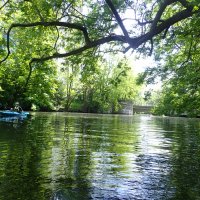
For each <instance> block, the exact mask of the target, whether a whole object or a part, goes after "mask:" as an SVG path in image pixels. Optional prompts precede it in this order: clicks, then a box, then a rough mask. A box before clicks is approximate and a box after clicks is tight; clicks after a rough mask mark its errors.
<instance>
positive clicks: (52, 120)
mask: <svg viewBox="0 0 200 200" xmlns="http://www.w3.org/2000/svg"><path fill="white" fill-rule="evenodd" d="M0 199H1V200H5V199H6V200H16V199H20V200H36V199H37V200H68V199H73V200H75V199H76V200H79V199H81V200H88V199H115V200H116V199H120V200H121V199H124V200H128V199H131V200H132V199H133V200H152V199H153V200H154V199H155V200H161V199H162V200H167V199H184V200H190V199H191V200H195V199H200V120H199V119H186V118H168V117H154V116H149V115H134V116H124V115H96V114H72V113H71V114H70V113H33V115H32V117H31V118H29V119H26V120H24V121H17V120H14V121H0Z"/></svg>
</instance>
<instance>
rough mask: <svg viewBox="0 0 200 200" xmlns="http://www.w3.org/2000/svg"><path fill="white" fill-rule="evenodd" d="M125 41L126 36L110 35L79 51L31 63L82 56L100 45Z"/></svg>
mask: <svg viewBox="0 0 200 200" xmlns="http://www.w3.org/2000/svg"><path fill="white" fill-rule="evenodd" d="M124 40H125V37H124V36H121V35H110V36H107V37H104V38H101V39H98V40H95V41H91V42H90V43H88V44H86V45H85V46H83V47H80V48H78V49H74V50H72V51H70V52H66V53H62V54H60V53H55V54H53V55H50V56H46V57H42V58H32V60H31V63H33V62H44V61H47V60H51V59H54V58H65V57H69V56H71V55H77V54H80V53H82V52H83V51H86V50H88V49H91V48H94V47H97V46H99V45H102V44H105V43H109V42H112V41H118V42H122V43H124Z"/></svg>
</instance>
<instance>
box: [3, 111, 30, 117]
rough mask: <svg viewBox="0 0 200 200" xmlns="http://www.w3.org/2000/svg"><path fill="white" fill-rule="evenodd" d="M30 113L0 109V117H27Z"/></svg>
mask: <svg viewBox="0 0 200 200" xmlns="http://www.w3.org/2000/svg"><path fill="white" fill-rule="evenodd" d="M29 115H30V113H29V112H24V111H22V112H16V111H12V110H2V111H0V117H28V116H29Z"/></svg>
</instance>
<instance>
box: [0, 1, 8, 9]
mask: <svg viewBox="0 0 200 200" xmlns="http://www.w3.org/2000/svg"><path fill="white" fill-rule="evenodd" d="M9 1H10V0H7V1H6V2H5V3H4V4H3V5H2V6H1V7H0V10H1V9H2V8H4V7H5V6H6V4H8V3H9Z"/></svg>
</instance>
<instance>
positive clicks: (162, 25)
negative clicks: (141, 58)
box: [0, 0, 199, 64]
mask: <svg viewBox="0 0 200 200" xmlns="http://www.w3.org/2000/svg"><path fill="white" fill-rule="evenodd" d="M180 1H183V2H184V1H185V0H179V1H178V0H165V1H164V2H165V4H164V5H163V4H162V6H161V7H162V8H161V10H160V11H158V13H157V14H156V17H155V18H154V20H153V22H152V28H150V30H149V31H148V32H146V33H144V34H143V35H141V36H138V37H129V34H128V31H127V30H126V28H125V26H124V24H123V22H122V20H121V18H120V16H119V14H118V12H117V10H116V9H115V7H114V6H113V4H112V2H111V0H106V3H107V4H108V5H109V8H110V9H111V11H112V12H113V14H114V16H115V18H116V20H117V23H118V24H119V25H120V27H121V29H122V31H123V34H124V35H115V34H112V35H110V36H105V37H102V38H100V39H96V40H93V41H92V40H91V39H90V37H89V34H88V31H87V29H86V27H85V26H83V25H80V24H77V23H68V22H60V21H51V22H34V23H26V24H20V23H16V24H12V25H11V26H10V28H9V29H8V32H7V45H6V46H7V55H6V56H5V58H3V59H2V60H1V61H0V64H1V63H2V62H4V61H5V60H6V59H7V58H8V57H9V55H10V53H11V52H10V33H11V31H12V29H13V28H28V27H36V26H43V27H51V26H55V27H64V28H69V29H76V30H78V31H81V32H82V34H83V37H84V39H85V44H83V46H82V47H80V48H77V49H74V50H71V51H69V52H67V53H63V54H59V53H56V54H52V55H49V56H46V57H41V58H33V59H32V61H31V62H42V61H46V60H50V59H54V58H63V57H68V56H71V55H75V54H79V53H81V52H83V51H85V50H87V49H90V48H94V47H97V46H99V45H102V44H105V43H109V42H111V41H118V42H121V43H127V44H128V45H129V47H128V49H129V48H132V49H137V48H138V47H139V46H140V45H141V44H144V43H146V42H147V41H151V40H152V38H153V37H154V36H156V35H159V34H160V33H162V32H164V31H166V30H168V29H169V28H170V27H171V26H173V25H174V24H176V23H177V22H179V21H181V20H184V19H186V18H189V17H191V16H192V15H194V14H195V13H197V12H199V10H195V11H193V7H191V6H190V7H187V8H186V9H185V10H181V11H179V12H177V13H176V14H174V15H173V16H172V17H169V18H168V19H166V20H165V21H162V20H161V16H162V13H163V12H164V9H165V8H166V7H167V6H168V5H169V4H172V3H174V2H180ZM184 8H185V7H184ZM158 22H159V23H158ZM154 26H155V27H154Z"/></svg>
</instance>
